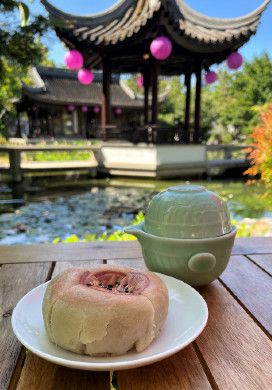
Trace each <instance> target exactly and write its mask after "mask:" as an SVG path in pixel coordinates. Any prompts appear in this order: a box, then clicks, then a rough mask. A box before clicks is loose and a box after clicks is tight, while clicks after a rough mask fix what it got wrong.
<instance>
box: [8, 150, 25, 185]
mask: <svg viewBox="0 0 272 390" xmlns="http://www.w3.org/2000/svg"><path fill="white" fill-rule="evenodd" d="M9 172H10V175H11V178H12V181H13V182H15V183H20V182H21V181H22V180H23V175H22V171H21V151H20V149H17V148H11V149H9Z"/></svg>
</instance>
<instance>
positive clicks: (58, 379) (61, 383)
mask: <svg viewBox="0 0 272 390" xmlns="http://www.w3.org/2000/svg"><path fill="white" fill-rule="evenodd" d="M16 389H17V390H37V389H39V390H49V389H52V390H53V389H54V390H55V389H56V390H67V389H69V390H79V389H80V390H84V389H86V390H110V374H109V372H94V371H82V370H74V369H71V368H67V367H62V366H58V365H56V364H53V363H50V362H47V361H46V360H43V359H41V358H39V357H38V356H35V355H33V354H32V353H31V352H28V353H27V359H26V361H25V364H24V367H23V370H22V373H21V377H20V380H19V382H18V386H17V388H16Z"/></svg>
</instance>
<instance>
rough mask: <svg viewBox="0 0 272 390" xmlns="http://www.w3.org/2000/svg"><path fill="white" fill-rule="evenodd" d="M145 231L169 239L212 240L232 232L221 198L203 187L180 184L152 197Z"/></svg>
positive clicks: (226, 209) (226, 210)
mask: <svg viewBox="0 0 272 390" xmlns="http://www.w3.org/2000/svg"><path fill="white" fill-rule="evenodd" d="M144 229H145V231H146V232H147V233H150V234H154V235H156V236H160V237H168V238H185V239H186V238H211V237H219V236H222V235H224V234H227V233H230V232H231V229H232V227H231V221H230V215H229V211H228V208H227V205H226V203H225V202H224V200H223V199H222V198H220V196H218V195H217V194H215V193H214V192H212V191H209V190H207V189H206V188H205V187H203V186H197V185H180V186H174V187H170V188H168V189H167V190H165V191H162V192H160V193H159V194H157V195H155V196H154V197H153V198H152V200H151V202H150V203H149V206H148V208H147V212H146V217H145V223H144Z"/></svg>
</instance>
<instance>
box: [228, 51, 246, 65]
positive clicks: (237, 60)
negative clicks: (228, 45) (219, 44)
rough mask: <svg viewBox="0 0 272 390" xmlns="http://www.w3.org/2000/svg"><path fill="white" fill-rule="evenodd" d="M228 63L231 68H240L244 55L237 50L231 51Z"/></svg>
mask: <svg viewBox="0 0 272 390" xmlns="http://www.w3.org/2000/svg"><path fill="white" fill-rule="evenodd" d="M227 64H228V67H229V68H230V69H238V68H240V66H241V65H242V64H243V57H242V55H241V54H240V53H238V52H237V51H235V52H233V53H231V54H230V55H229V56H228V58H227Z"/></svg>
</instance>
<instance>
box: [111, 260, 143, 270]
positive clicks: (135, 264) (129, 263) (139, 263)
mask: <svg viewBox="0 0 272 390" xmlns="http://www.w3.org/2000/svg"><path fill="white" fill-rule="evenodd" d="M107 264H111V265H120V266H124V267H131V268H140V269H147V268H146V265H145V263H144V260H143V258H142V257H137V258H135V259H120V260H119V259H117V260H112V259H110V260H107Z"/></svg>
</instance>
